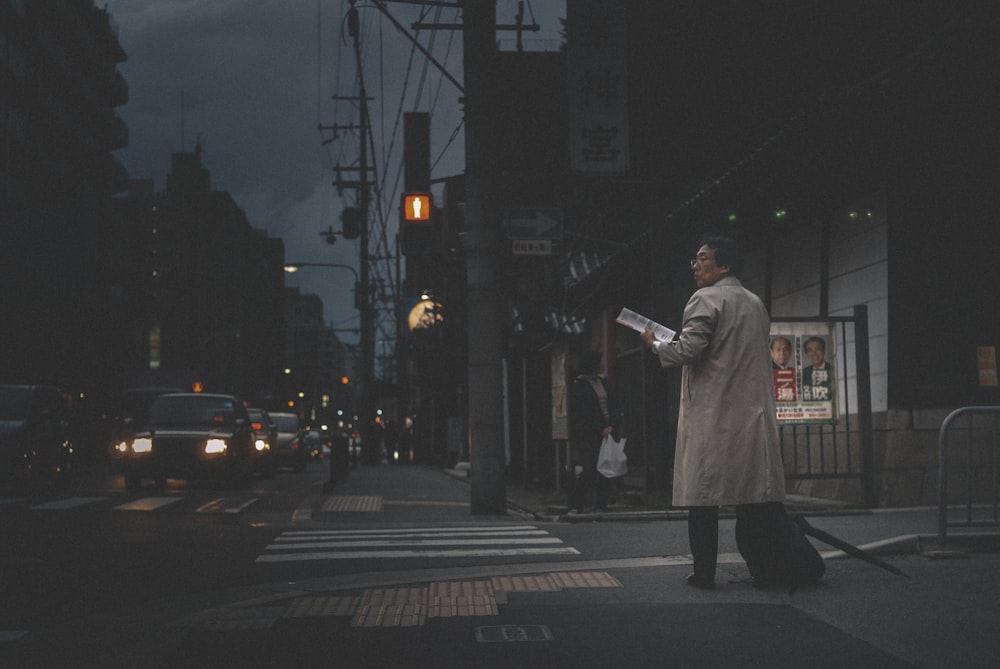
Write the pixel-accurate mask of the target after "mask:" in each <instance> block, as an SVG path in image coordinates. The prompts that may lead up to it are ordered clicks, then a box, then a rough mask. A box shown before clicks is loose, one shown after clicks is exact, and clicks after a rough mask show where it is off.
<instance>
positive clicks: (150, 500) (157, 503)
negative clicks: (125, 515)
mask: <svg viewBox="0 0 1000 669" xmlns="http://www.w3.org/2000/svg"><path fill="white" fill-rule="evenodd" d="M181 499H183V498H182V497H143V498H142V499H135V500H132V501H131V502H127V503H125V504H119V505H118V506H116V507H114V510H115V511H155V510H156V509H159V508H161V507H164V506H167V505H168V504H174V503H175V502H179V501H181Z"/></svg>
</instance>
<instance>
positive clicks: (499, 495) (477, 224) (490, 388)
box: [462, 0, 509, 515]
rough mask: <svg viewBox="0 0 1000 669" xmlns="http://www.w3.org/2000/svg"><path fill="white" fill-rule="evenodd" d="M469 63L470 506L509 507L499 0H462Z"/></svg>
mask: <svg viewBox="0 0 1000 669" xmlns="http://www.w3.org/2000/svg"><path fill="white" fill-rule="evenodd" d="M462 15H463V23H462V36H463V39H462V61H463V67H464V70H465V82H464V88H465V180H466V202H465V215H466V225H467V227H468V231H467V232H465V233H464V235H463V239H462V247H463V249H464V251H465V255H466V271H467V279H466V281H467V288H468V299H467V301H466V303H467V331H468V353H469V437H470V444H469V447H470V452H469V464H470V478H471V480H470V483H471V497H470V508H471V512H472V513H473V514H475V515H484V514H502V513H506V511H507V490H506V486H505V482H504V466H505V463H504V444H503V401H502V400H503V370H502V360H503V354H504V347H503V337H504V333H505V331H506V322H505V314H506V313H509V312H507V311H505V310H504V302H503V300H502V298H501V293H502V291H501V290H500V286H499V284H498V277H499V276H500V273H499V271H498V270H499V267H498V265H499V260H500V251H501V243H502V216H501V212H500V210H499V209H500V206H499V198H498V193H497V183H498V178H499V174H498V172H497V166H496V150H495V145H496V141H497V139H496V133H495V131H494V130H493V129H492V128H491V126H490V112H491V111H492V110H493V109H494V105H493V99H494V96H495V95H496V93H495V86H496V84H495V82H496V77H495V76H494V71H495V69H496V62H497V54H496V2H495V0H473V1H467V2H465V3H464V6H463V14H462Z"/></svg>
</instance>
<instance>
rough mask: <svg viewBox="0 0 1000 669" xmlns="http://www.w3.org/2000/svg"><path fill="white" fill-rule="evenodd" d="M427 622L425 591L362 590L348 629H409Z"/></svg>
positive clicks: (424, 589)
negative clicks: (362, 593) (363, 591)
mask: <svg viewBox="0 0 1000 669" xmlns="http://www.w3.org/2000/svg"><path fill="white" fill-rule="evenodd" d="M426 620H427V588H420V587H418V588H377V589H373V590H365V594H364V595H362V597H361V604H360V605H359V606H358V611H357V613H355V614H354V620H352V621H351V626H352V627H413V626H415V625H423V624H424V622H425V621H426Z"/></svg>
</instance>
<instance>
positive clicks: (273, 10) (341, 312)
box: [98, 0, 565, 342]
mask: <svg viewBox="0 0 1000 669" xmlns="http://www.w3.org/2000/svg"><path fill="white" fill-rule="evenodd" d="M98 4H102V5H103V6H105V7H106V8H107V10H108V12H109V13H110V14H111V17H112V21H113V22H114V24H116V26H117V29H118V38H119V41H120V42H121V44H122V46H123V47H124V49H125V51H126V53H127V54H128V61H127V62H125V63H123V64H122V66H121V67H120V69H121V71H122V74H123V75H124V76H125V78H126V80H127V81H128V84H129V92H130V96H129V97H130V100H129V103H128V105H126V106H125V107H121V108H119V110H118V112H119V114H120V115H121V116H122V118H123V119H124V121H125V122H126V124H127V125H128V127H129V146H128V147H127V148H126V149H124V150H122V151H120V152H119V154H118V155H119V158H120V160H121V161H122V162H123V163H124V165H125V167H126V168H127V169H128V172H129V176H130V177H132V178H137V179H152V180H153V182H154V186H155V188H156V190H157V191H163V190H164V189H165V187H166V174H167V172H168V170H169V168H170V156H171V154H172V153H174V152H176V151H181V150H184V151H191V150H193V149H194V146H195V143H196V142H199V141H200V143H201V146H202V148H203V153H202V160H203V162H204V164H205V166H206V167H207V168H208V169H209V171H210V172H211V175H212V186H213V188H214V189H216V190H223V191H228V192H229V193H230V194H231V195H232V196H233V198H234V199H235V201H236V203H237V204H238V205H239V206H240V207H241V208H242V209H243V210H244V211H245V212H246V214H247V217H248V219H249V221H250V224H251V225H252V226H253V227H255V228H261V229H266V230H267V231H268V233H269V234H270V235H271V236H272V237H281V238H282V239H283V240H284V242H285V256H286V260H287V261H300V262H325V263H344V264H349V265H352V266H354V267H357V266H358V246H357V242H356V241H347V240H343V239H340V240H338V242H337V243H336V244H335V245H333V246H330V245H329V244H327V243H326V242H325V241H324V238H323V237H322V236H321V235H320V232H321V231H322V230H326V229H327V228H328V227H329V226H333V228H334V229H335V230H337V229H339V228H340V221H339V214H340V211H341V208H342V207H343V206H349V205H350V204H352V203H353V201H352V200H351V199H350V198H351V197H353V194H351V193H349V192H348V191H345V198H344V199H341V197H340V196H339V195H338V193H337V190H336V188H334V187H333V185H332V181H333V172H332V169H331V168H332V167H333V166H334V165H336V164H338V163H339V164H341V165H343V166H349V165H351V164H353V163H355V161H356V160H357V156H358V142H357V138H356V137H355V136H353V135H351V134H350V133H347V134H346V135H344V136H342V137H341V138H339V139H337V140H336V141H333V142H331V143H329V144H327V145H326V146H323V140H324V139H327V138H329V137H330V133H329V132H327V133H322V134H321V132H320V131H319V130H318V129H317V127H318V126H319V125H327V126H329V125H333V124H335V123H337V124H356V123H357V112H356V108H355V106H354V104H353V103H351V102H345V101H335V100H333V99H331V98H332V96H334V95H341V96H351V95H356V94H357V86H356V59H355V57H354V50H353V45H352V44H351V42H350V41H348V39H347V37H346V32H345V31H342V26H343V17H344V16H345V14H346V12H347V9H348V7H349V3H348V2H347V0H253V1H252V2H247V1H246V0H103V2H99V3H98ZM384 4H385V5H386V7H387V8H388V10H389V12H390V13H391V14H392V16H393V17H394V18H395V19H396V20H397V21H398V22H399V23H400V24H402V25H403V26H404V27H406V29H407V30H409V31H410V32H411V33H413V31H412V30H411V29H410V26H411V24H412V23H413V22H414V21H416V20H418V19H419V18H420V15H421V13H423V14H424V18H423V21H424V22H428V23H449V24H453V23H456V22H457V21H458V18H457V12H456V10H454V9H439V8H426V7H420V6H417V5H412V4H408V3H402V2H387V3H384ZM358 6H359V9H360V18H361V25H362V50H363V56H362V57H363V61H364V62H363V67H364V70H365V82H366V87H367V90H368V95H369V96H370V97H372V98H374V100H373V101H372V103H371V114H372V130H373V134H374V136H375V151H376V153H375V162H376V165H377V168H378V170H379V177H380V183H381V184H382V186H381V189H382V192H383V194H384V195H383V198H382V200H383V207H382V209H383V211H385V212H387V213H386V214H385V218H386V220H387V223H386V224H385V225H383V224H381V223H379V224H376V225H375V230H374V231H373V237H372V239H373V249H372V252H373V254H374V253H378V252H379V248H378V245H379V243H380V242H379V240H380V239H384V240H385V241H386V242H387V243H389V244H393V243H394V239H395V221H394V218H393V216H394V215H393V214H390V213H389V212H394V211H395V206H396V205H395V204H394V203H395V202H396V201H397V200H398V197H399V195H398V194H399V189H400V180H401V173H400V171H399V159H400V155H401V151H402V116H401V114H402V112H404V111H428V112H431V116H432V119H433V120H432V128H431V160H432V163H434V164H435V166H434V168H433V175H432V176H434V177H441V176H448V175H452V174H458V173H461V172H462V171H463V169H464V144H463V141H462V139H463V136H462V132H461V129H460V118H461V116H460V108H459V103H458V98H459V95H460V94H459V92H458V91H457V89H456V88H455V87H454V86H453V85H452V84H450V83H448V82H447V81H442V76H441V75H440V73H439V72H438V71H437V70H436V69H435V68H434V67H433V66H429V65H428V64H427V62H426V59H424V58H423V57H422V56H420V54H419V53H416V54H414V53H413V49H412V46H411V43H410V42H409V40H407V39H406V38H405V37H404V36H403V35H402V34H401V33H400V32H399V31H398V30H396V28H394V27H393V25H392V24H391V23H390V22H389V21H388V20H387V19H386V18H385V17H384V16H383V15H382V14H381V13H379V12H378V11H377V10H376V9H374V8H372V6H371V4H370V3H358ZM525 7H526V10H525V11H526V12H527V13H528V17H527V20H529V21H530V20H531V18H532V16H533V17H534V20H535V21H536V22H537V23H539V24H540V25H541V26H542V31H541V32H539V33H534V34H528V37H527V39H528V42H527V47H526V48H529V49H535V50H543V49H547V50H552V49H556V48H558V43H559V31H560V28H561V26H560V23H559V20H558V19H559V18H561V17H565V3H564V2H563V0H534V2H527V3H525ZM516 11H517V2H516V0H499V1H498V2H497V18H498V22H500V23H513V22H514V17H515V14H516ZM509 37H510V36H509V35H505V34H500V35H499V38H500V39H505V38H509ZM419 40H420V43H421V44H422V45H424V46H425V47H426V48H427V49H428V50H430V51H431V52H432V53H433V54H434V56H435V58H436V59H437V60H438V61H439V62H440V63H442V64H444V66H445V67H446V69H447V70H448V72H449V73H450V74H451V75H452V76H453V77H454V78H455V79H457V80H458V81H461V80H462V67H461V64H462V49H461V34H460V33H459V32H457V31H445V30H439V31H426V30H425V31H422V32H421V33H420V36H419ZM456 131H458V132H457V134H456ZM379 274H385V272H384V270H382V269H381V268H375V269H374V271H373V278H376V277H377V276H378V275H379ZM351 280H352V279H351V276H350V273H349V272H347V271H345V270H336V269H324V268H311V269H309V268H307V269H303V270H301V271H300V272H298V273H297V274H295V275H289V277H288V284H289V285H296V286H299V287H301V288H302V290H303V291H304V292H309V293H316V294H318V295H320V297H321V298H323V301H324V305H325V318H326V320H327V322H328V323H331V324H333V325H335V326H336V327H357V312H356V311H354V308H353V297H352V295H351V291H350V284H351ZM342 338H343V339H344V340H345V341H349V342H350V341H353V340H354V339H355V337H354V336H353V335H351V334H350V333H345V334H344V335H343V337H342Z"/></svg>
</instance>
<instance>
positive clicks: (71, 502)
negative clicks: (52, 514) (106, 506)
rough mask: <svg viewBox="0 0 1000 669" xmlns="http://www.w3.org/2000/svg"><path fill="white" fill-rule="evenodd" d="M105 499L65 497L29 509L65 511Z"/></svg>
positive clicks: (104, 498)
mask: <svg viewBox="0 0 1000 669" xmlns="http://www.w3.org/2000/svg"><path fill="white" fill-rule="evenodd" d="M106 499H107V497H66V498H64V499H56V500H52V501H51V502H44V503H43V504H36V505H34V506H33V507H31V508H32V509H34V510H36V511H65V510H67V509H75V508H77V507H80V506H86V505H88V504H95V503H97V502H103V501H104V500H106Z"/></svg>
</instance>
